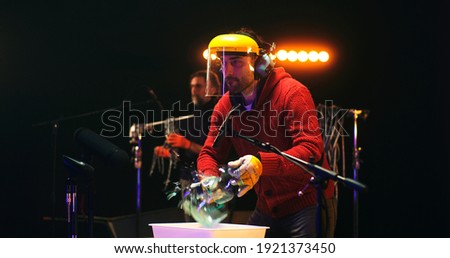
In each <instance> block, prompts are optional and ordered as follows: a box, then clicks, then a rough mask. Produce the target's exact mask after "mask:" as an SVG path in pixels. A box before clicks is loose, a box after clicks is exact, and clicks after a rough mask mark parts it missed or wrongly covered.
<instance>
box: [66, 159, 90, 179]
mask: <svg viewBox="0 0 450 258" xmlns="http://www.w3.org/2000/svg"><path fill="white" fill-rule="evenodd" d="M63 162H64V165H65V166H66V167H67V168H69V169H70V171H71V172H72V173H73V174H71V176H72V175H74V176H82V177H83V178H84V179H87V180H91V179H92V178H93V174H94V168H93V167H92V166H91V165H89V164H87V163H84V162H82V161H78V160H75V159H73V158H71V157H68V156H66V155H63Z"/></svg>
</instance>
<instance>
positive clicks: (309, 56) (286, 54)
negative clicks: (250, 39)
mask: <svg viewBox="0 0 450 258" xmlns="http://www.w3.org/2000/svg"><path fill="white" fill-rule="evenodd" d="M270 57H271V58H272V60H279V61H281V62H283V61H290V62H301V63H305V62H312V63H316V62H322V63H325V62H328V61H329V60H330V54H329V53H328V52H327V51H324V50H321V51H316V50H311V51H305V50H300V51H295V50H289V51H287V50H284V49H280V50H278V52H276V54H270ZM203 58H204V59H207V58H208V49H205V51H203ZM211 59H212V60H215V59H216V56H215V55H212V56H211Z"/></svg>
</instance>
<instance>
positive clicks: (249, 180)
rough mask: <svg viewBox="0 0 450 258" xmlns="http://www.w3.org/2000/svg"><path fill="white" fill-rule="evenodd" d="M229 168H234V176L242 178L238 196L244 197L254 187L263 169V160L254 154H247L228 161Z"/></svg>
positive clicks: (239, 182)
mask: <svg viewBox="0 0 450 258" xmlns="http://www.w3.org/2000/svg"><path fill="white" fill-rule="evenodd" d="M228 168H231V169H232V170H231V171H233V172H232V173H231V174H232V176H233V177H235V178H237V179H240V180H239V181H238V186H239V189H238V194H237V196H238V197H242V196H243V195H244V194H246V193H247V192H248V191H249V190H250V189H252V188H253V186H254V185H255V184H256V183H257V182H258V180H259V177H260V176H261V173H262V169H263V167H262V164H261V161H259V159H258V158H257V157H255V156H253V155H245V156H243V157H240V158H239V159H238V160H235V161H230V162H228Z"/></svg>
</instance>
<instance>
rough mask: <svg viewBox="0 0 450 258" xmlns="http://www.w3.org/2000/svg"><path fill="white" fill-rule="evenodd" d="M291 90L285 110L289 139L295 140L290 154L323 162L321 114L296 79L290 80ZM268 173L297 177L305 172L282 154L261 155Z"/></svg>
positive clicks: (284, 105)
mask: <svg viewBox="0 0 450 258" xmlns="http://www.w3.org/2000/svg"><path fill="white" fill-rule="evenodd" d="M285 83H287V86H288V87H287V88H286V91H285V92H282V94H281V97H283V98H284V99H283V103H284V104H283V110H285V111H288V112H289V115H287V116H286V118H285V119H286V121H285V123H286V125H287V132H286V133H287V137H291V138H292V147H291V148H290V149H288V150H285V151H284V152H286V153H287V154H290V155H292V156H294V157H297V158H300V159H302V160H304V161H307V162H309V161H310V158H311V157H312V158H313V160H314V162H317V161H319V160H320V159H321V157H322V153H323V141H322V134H321V133H322V131H321V129H320V126H319V122H318V119H317V111H316V108H315V104H314V101H313V99H312V96H311V94H310V92H309V90H308V89H307V88H306V87H305V86H304V85H302V84H301V83H299V82H298V81H296V80H293V79H288V81H287V82H285ZM259 155H260V157H261V163H262V165H263V168H264V171H263V175H278V176H280V175H288V174H295V173H298V172H299V171H301V169H300V168H299V167H298V166H297V165H295V164H293V163H292V162H290V161H289V160H287V159H285V158H284V157H281V156H279V155H278V154H275V153H271V152H262V151H261V152H259Z"/></svg>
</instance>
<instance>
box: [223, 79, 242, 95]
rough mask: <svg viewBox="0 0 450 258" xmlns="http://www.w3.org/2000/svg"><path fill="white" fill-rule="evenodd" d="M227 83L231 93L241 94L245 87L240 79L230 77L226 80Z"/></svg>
mask: <svg viewBox="0 0 450 258" xmlns="http://www.w3.org/2000/svg"><path fill="white" fill-rule="evenodd" d="M225 83H226V86H227V89H228V90H229V91H230V92H231V93H239V92H241V91H242V88H243V87H242V84H241V81H240V80H239V79H238V78H235V77H231V76H229V77H227V78H226V79H225Z"/></svg>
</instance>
